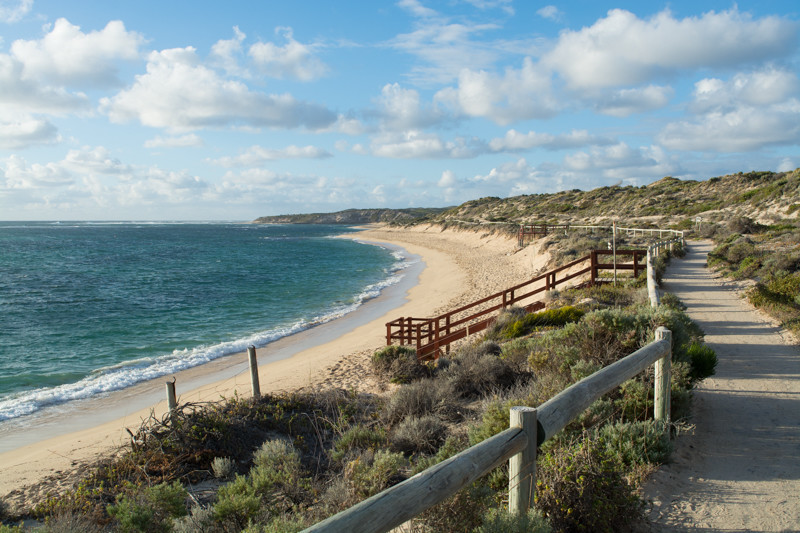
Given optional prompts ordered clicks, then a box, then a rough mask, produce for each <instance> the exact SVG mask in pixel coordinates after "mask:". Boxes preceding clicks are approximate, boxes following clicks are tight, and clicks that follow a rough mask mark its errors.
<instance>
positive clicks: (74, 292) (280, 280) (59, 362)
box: [0, 222, 402, 421]
mask: <svg viewBox="0 0 800 533" xmlns="http://www.w3.org/2000/svg"><path fill="white" fill-rule="evenodd" d="M351 231H353V230H351V229H348V228H343V227H339V226H292V225H286V226H271V225H269V226H268V225H252V224H167V223H164V224H161V223H147V224H135V223H60V224H59V223H48V222H36V223H31V222H17V223H15V222H0V421H2V420H8V419H12V418H17V417H21V416H25V415H29V414H32V413H35V412H37V411H39V410H40V409H43V408H45V407H47V406H49V405H54V404H60V403H64V402H68V401H71V400H76V399H81V398H86V397H90V396H93V395H96V394H99V393H103V392H107V391H112V390H119V389H121V388H124V387H127V386H130V385H133V384H134V383H137V382H139V381H142V380H145V379H151V378H154V377H158V376H162V375H166V374H169V373H172V372H175V371H177V370H181V369H184V368H188V367H191V366H195V365H198V364H202V363H204V362H208V361H210V360H212V359H215V358H218V357H221V356H223V355H227V354H231V353H236V352H241V351H243V350H245V349H246V348H247V346H249V345H251V344H253V345H255V346H257V347H259V346H264V345H266V344H268V343H269V342H271V341H274V340H277V339H279V338H281V337H284V336H287V335H290V334H292V333H295V332H298V331H301V330H304V329H307V328H308V327H310V326H312V325H314V324H318V323H321V322H326V321H329V320H332V319H334V318H337V317H339V316H343V315H344V314H346V313H348V312H350V311H353V310H355V309H356V308H357V307H358V306H359V305H361V304H362V303H363V302H364V301H366V300H368V299H370V298H373V297H375V296H377V295H378V294H379V292H380V290H381V289H382V288H384V287H386V286H388V285H390V284H392V283H396V282H397V281H398V279H399V274H398V272H399V270H400V268H401V267H402V257H400V256H399V255H398V254H396V253H395V254H393V253H391V252H390V251H388V250H386V249H384V248H380V247H378V246H373V245H368V244H362V243H358V242H354V241H352V240H350V239H335V238H332V237H333V236H335V235H339V234H342V233H347V232H351Z"/></svg>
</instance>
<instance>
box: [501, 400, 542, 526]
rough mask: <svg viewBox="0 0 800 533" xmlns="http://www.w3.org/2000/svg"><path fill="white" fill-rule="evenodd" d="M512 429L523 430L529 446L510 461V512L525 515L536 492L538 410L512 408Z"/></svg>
mask: <svg viewBox="0 0 800 533" xmlns="http://www.w3.org/2000/svg"><path fill="white" fill-rule="evenodd" d="M510 418H511V420H510V427H512V428H514V427H518V428H522V431H523V432H524V433H525V437H526V438H527V440H528V445H527V446H525V449H523V450H522V451H521V452H519V453H518V454H516V455H514V456H512V457H511V458H510V459H509V460H508V511H509V512H510V513H516V514H520V515H525V514H527V513H528V509H530V508H531V505H532V503H533V493H534V491H535V490H536V446H537V444H536V439H537V435H536V428H537V426H536V409H535V408H533V407H512V408H511V411H510Z"/></svg>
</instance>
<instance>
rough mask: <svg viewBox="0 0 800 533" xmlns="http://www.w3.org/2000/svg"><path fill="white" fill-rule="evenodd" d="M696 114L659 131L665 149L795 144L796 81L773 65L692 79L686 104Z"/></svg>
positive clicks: (799, 118)
mask: <svg viewBox="0 0 800 533" xmlns="http://www.w3.org/2000/svg"><path fill="white" fill-rule="evenodd" d="M689 109H690V110H691V111H694V112H695V113H696V114H697V116H696V118H695V119H694V120H691V119H688V120H682V121H677V122H672V123H670V124H668V125H667V126H666V127H664V129H663V130H662V132H661V133H660V134H659V136H658V141H659V142H660V143H662V144H663V145H664V146H666V147H667V148H671V149H675V150H687V151H713V152H747V151H753V150H758V149H761V148H764V147H767V146H779V145H796V144H800V80H798V78H797V76H796V75H795V74H794V73H790V72H786V71H782V70H777V69H775V68H772V67H767V68H765V69H762V70H759V71H756V72H753V73H749V74H745V73H739V74H736V75H734V76H733V77H732V78H731V79H730V80H728V81H723V80H720V79H716V78H707V79H703V80H700V81H699V82H697V83H696V84H695V91H694V101H693V102H692V104H691V105H690V106H689Z"/></svg>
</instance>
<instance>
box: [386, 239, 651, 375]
mask: <svg viewBox="0 0 800 533" xmlns="http://www.w3.org/2000/svg"><path fill="white" fill-rule="evenodd" d="M613 253H614V252H612V251H610V250H594V251H592V252H591V253H590V254H589V255H587V256H584V257H581V258H579V259H576V260H574V261H571V262H570V263H567V264H566V265H563V266H560V267H558V268H554V269H553V270H550V271H548V272H545V273H544V274H540V275H538V276H536V277H534V278H532V279H530V280H528V281H525V282H523V283H520V284H518V285H515V286H514V287H511V288H509V289H505V290H503V291H500V292H497V293H495V294H492V295H490V296H487V297H485V298H482V299H480V300H477V301H475V302H472V303H470V304H467V305H465V306H462V307H459V308H458V309H454V310H452V311H449V312H447V313H444V314H442V315H439V316H437V317H433V318H414V317H400V318H397V319H395V320H393V321H391V322H387V323H386V345H387V346H391V345H392V344H394V343H395V342H396V343H398V344H400V345H401V346H405V345H410V346H414V347H415V348H416V350H417V357H419V358H420V359H422V360H426V359H433V358H436V357H438V356H439V355H440V354H441V351H442V350H443V349H445V350H446V349H447V348H449V346H450V344H452V343H454V342H456V341H458V340H461V339H463V338H465V337H467V336H469V335H472V334H474V333H478V332H480V331H483V330H485V329H486V328H487V327H489V325H491V323H492V322H493V321H494V320H495V318H496V313H497V311H500V310H502V309H505V308H507V307H510V306H512V305H519V306H520V307H523V308H524V309H525V310H526V311H528V312H533V311H538V310H540V309H543V308H544V307H545V304H544V303H543V302H541V301H530V300H531V298H533V297H534V296H536V295H537V294H541V293H545V292H547V291H550V290H553V289H555V288H556V287H558V286H559V285H563V284H565V283H568V282H571V281H573V280H575V279H577V278H580V277H582V276H585V275H587V274H588V275H589V276H588V280H586V281H584V282H583V283H581V284H595V283H605V282H608V281H610V280H609V279H605V278H603V277H601V272H602V271H604V270H612V269H613V270H615V271H617V270H630V271H632V272H633V276H634V277H637V276H638V275H639V273H640V272H643V271H644V270H645V269H646V268H647V265H646V264H644V263H643V262H642V261H643V259H645V257H646V256H647V250H617V251H616V255H615V257H616V259H617V260H616V262H615V263H608V262H605V263H604V262H601V257H604V256H607V255H612V254H613ZM625 257H628V258H630V259H629V260H627V261H625V260H621V259H620V258H625ZM576 269H577V270H576ZM581 284H579V285H581ZM526 301H527V302H528V303H523V302H526Z"/></svg>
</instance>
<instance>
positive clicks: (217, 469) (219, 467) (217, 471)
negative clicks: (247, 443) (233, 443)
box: [211, 457, 236, 479]
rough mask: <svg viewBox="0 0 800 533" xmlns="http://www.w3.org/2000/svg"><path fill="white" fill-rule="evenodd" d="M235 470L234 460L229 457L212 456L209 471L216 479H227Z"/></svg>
mask: <svg viewBox="0 0 800 533" xmlns="http://www.w3.org/2000/svg"><path fill="white" fill-rule="evenodd" d="M235 470H236V462H235V461H234V460H233V459H231V458H230V457H214V460H213V461H211V472H212V473H213V474H214V477H215V478H217V479H228V478H229V477H231V475H233V473H234V471H235Z"/></svg>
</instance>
